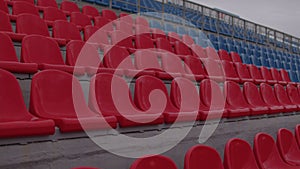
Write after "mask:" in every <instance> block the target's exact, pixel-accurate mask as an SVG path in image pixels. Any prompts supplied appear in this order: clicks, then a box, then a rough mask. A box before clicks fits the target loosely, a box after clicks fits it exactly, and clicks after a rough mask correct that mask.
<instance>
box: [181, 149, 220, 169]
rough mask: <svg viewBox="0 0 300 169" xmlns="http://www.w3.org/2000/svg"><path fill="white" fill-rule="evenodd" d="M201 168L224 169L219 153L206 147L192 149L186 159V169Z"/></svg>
mask: <svg viewBox="0 0 300 169" xmlns="http://www.w3.org/2000/svg"><path fill="white" fill-rule="evenodd" d="M199 168H211V169H212V168H214V169H224V167H223V164H222V160H221V157H220V155H219V154H218V152H217V151H216V150H215V149H213V148H211V147H208V146H204V145H197V146H194V147H192V148H190V149H189V150H188V151H187V153H186V154H185V158H184V169H199Z"/></svg>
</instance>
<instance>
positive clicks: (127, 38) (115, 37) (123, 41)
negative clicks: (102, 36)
mask: <svg viewBox="0 0 300 169" xmlns="http://www.w3.org/2000/svg"><path fill="white" fill-rule="evenodd" d="M110 39H111V44H112V45H115V46H122V47H125V48H134V45H133V37H132V35H131V34H128V33H126V32H123V31H114V32H112V33H111V34H110Z"/></svg>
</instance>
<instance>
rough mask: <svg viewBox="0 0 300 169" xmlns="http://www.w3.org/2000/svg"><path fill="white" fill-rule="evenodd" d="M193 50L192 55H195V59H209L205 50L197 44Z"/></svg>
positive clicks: (193, 46) (192, 47)
mask: <svg viewBox="0 0 300 169" xmlns="http://www.w3.org/2000/svg"><path fill="white" fill-rule="evenodd" d="M191 49H192V53H193V56H194V57H197V58H207V56H206V53H205V50H204V49H203V48H202V47H201V46H199V45H197V44H193V45H192V46H191Z"/></svg>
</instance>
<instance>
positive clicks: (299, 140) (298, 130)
mask: <svg viewBox="0 0 300 169" xmlns="http://www.w3.org/2000/svg"><path fill="white" fill-rule="evenodd" d="M295 137H296V140H297V143H298V147H299V148H300V124H298V125H297V126H296V127H295Z"/></svg>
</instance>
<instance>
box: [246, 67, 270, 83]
mask: <svg viewBox="0 0 300 169" xmlns="http://www.w3.org/2000/svg"><path fill="white" fill-rule="evenodd" d="M248 68H249V73H250V75H251V77H252V79H253V80H254V83H255V84H261V83H266V82H267V81H266V80H265V79H264V78H263V76H262V74H261V72H260V70H259V69H258V68H257V67H256V66H255V65H248Z"/></svg>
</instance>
